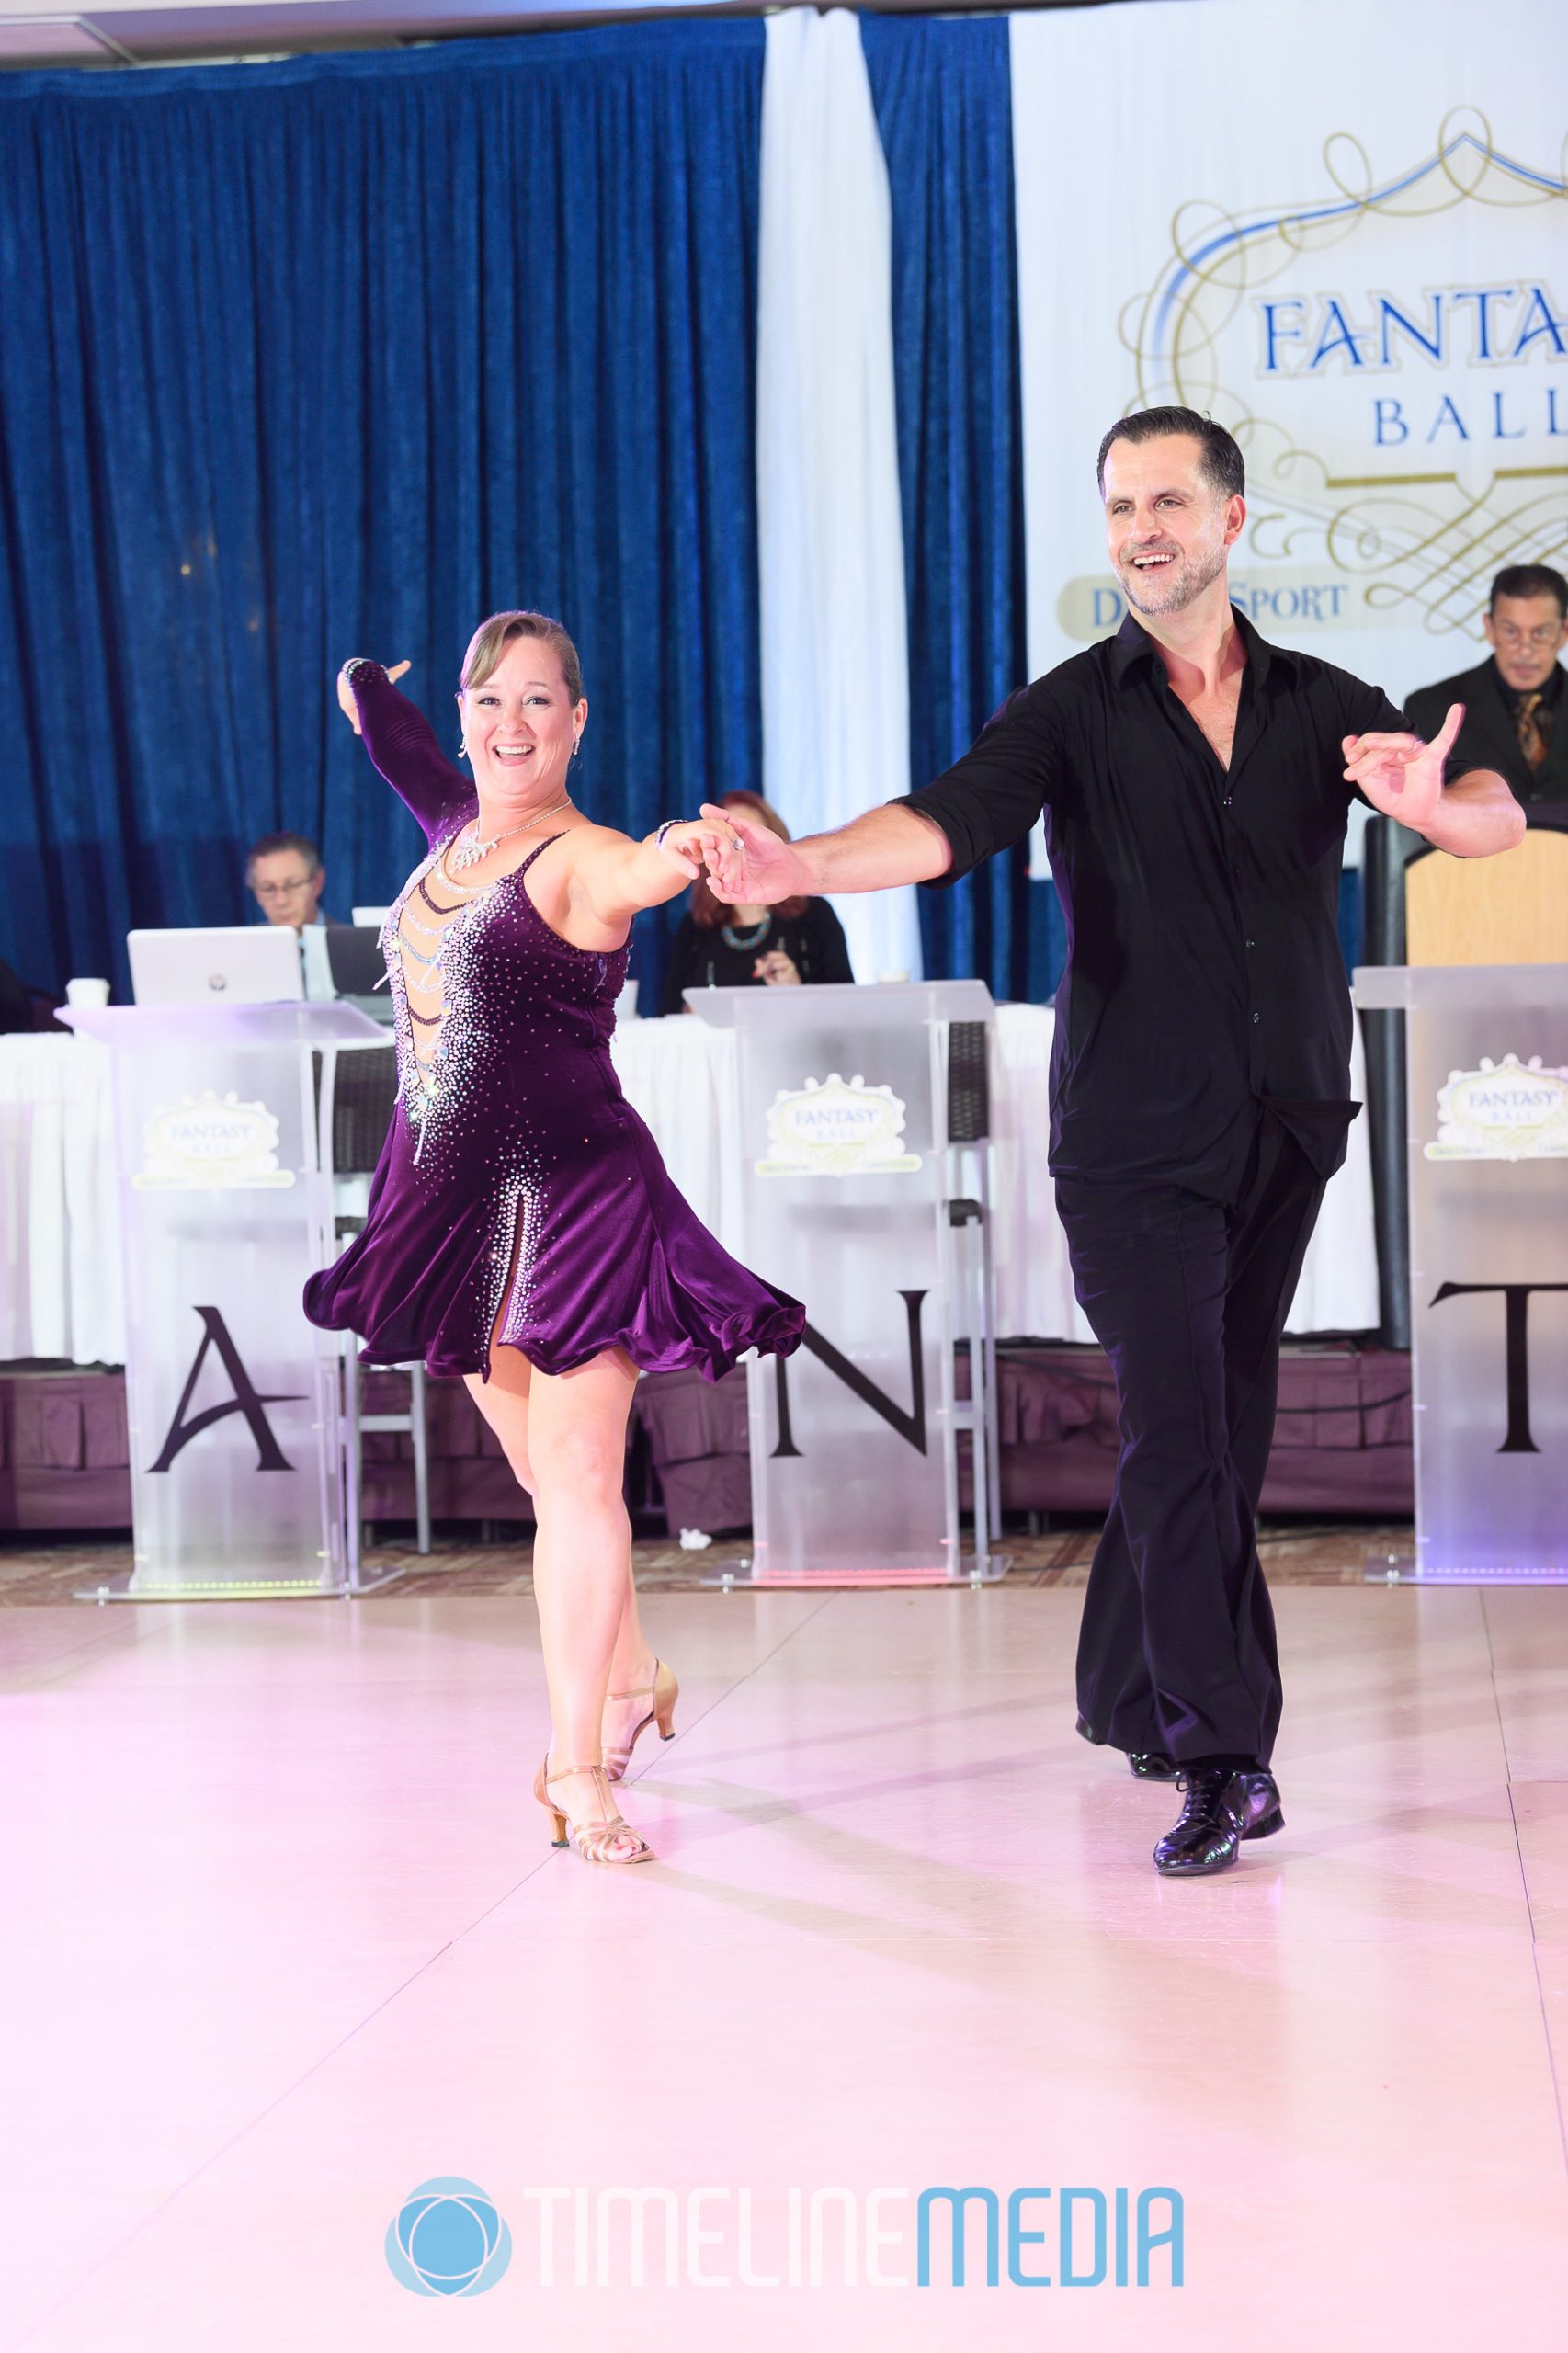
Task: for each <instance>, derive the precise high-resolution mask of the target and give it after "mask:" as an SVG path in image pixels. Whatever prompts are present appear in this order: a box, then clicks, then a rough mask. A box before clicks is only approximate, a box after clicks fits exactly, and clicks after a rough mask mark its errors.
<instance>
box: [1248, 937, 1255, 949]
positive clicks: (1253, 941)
mask: <svg viewBox="0 0 1568 2353" xmlns="http://www.w3.org/2000/svg"><path fill="white" fill-rule="evenodd" d="M1247 946H1248V947H1249V948H1256V946H1257V942H1256V939H1249V940H1248V941H1247Z"/></svg>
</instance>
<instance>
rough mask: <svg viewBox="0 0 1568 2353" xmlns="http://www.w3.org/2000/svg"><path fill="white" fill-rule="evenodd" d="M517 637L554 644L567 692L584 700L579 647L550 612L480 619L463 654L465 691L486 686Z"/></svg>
mask: <svg viewBox="0 0 1568 2353" xmlns="http://www.w3.org/2000/svg"><path fill="white" fill-rule="evenodd" d="M517 637H537V638H539V639H540V641H541V642H543V643H544V644H546V645H551V646H553V647H554V649H555V654H556V658H557V659H558V661H559V662H560V664H561V675H562V677H563V678H564V679H565V681H566V692H567V695H568V697H569V699H571V700H572V701H573V702H574V703H578V702H581V701H582V699H583V665H582V664H581V662H579V661H578V659H577V649H576V647H575V646H574V644H573V642H572V640H571V639H570V637H568V635H567V634H566V631H564V630H563V629H562V626H561V623H560V622H559V621H557V620H551V617H550V615H549V614H548V613H492V614H491V616H490V619H489V620H487V621H481V622H480V624H479V627H478V628H477V629H476V630H475V631H474V632H473V635H472V637H471V638H470V640H469V642H468V652H467V653H466V654H464V655H463V665H462V671H461V674H460V684H461V686H462V689H463V692H464V693H465V694H471V693H472V690H473V688H475V687H482V686H483V684H484V682H485V680H486V679H487V678H490V677H493V676H494V674H495V671H496V668H497V666H498V665H499V664H500V661H501V657H502V655H503V654H505V653H506V648H507V647H508V645H510V644H511V642H512V641H513V639H514V638H517Z"/></svg>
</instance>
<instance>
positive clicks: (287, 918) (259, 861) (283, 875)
mask: <svg viewBox="0 0 1568 2353" xmlns="http://www.w3.org/2000/svg"><path fill="white" fill-rule="evenodd" d="M245 881H246V883H247V884H248V885H249V887H250V889H251V890H252V891H254V892H255V893H256V904H257V905H258V906H259V907H260V909H261V912H262V914H263V915H265V916H266V917H267V922H268V923H277V924H284V923H286V924H289V925H290V926H291V927H292V928H293V929H294V930H295V931H297V932H303V931H304V930H305V928H306V926H307V925H311V924H318V923H319V924H325V925H326V926H329V927H331V926H333V925H334V924H335V917H334V916H332V915H327V914H325V913H324V911H323V907H322V903H321V896H322V892H323V891H324V888H325V887H326V869H325V867H324V866H323V864H322V862H321V852H320V851H319V850H318V849H317V847H316V846H315V844H314V842H312V841H311V840H309V839H308V838H307V836H306V835H303V834H264V835H262V837H261V839H260V841H258V842H256V843H255V844H253V846H252V847H251V851H250V855H249V856H248V858H246V859H245Z"/></svg>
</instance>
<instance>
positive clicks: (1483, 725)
mask: <svg viewBox="0 0 1568 2353" xmlns="http://www.w3.org/2000/svg"><path fill="white" fill-rule="evenodd" d="M1485 628H1486V640H1487V643H1488V644H1489V645H1490V646H1491V648H1492V658H1491V660H1490V661H1489V662H1483V663H1482V664H1481V665H1480V666H1479V667H1478V668H1477V669H1474V670H1462V671H1461V672H1460V675H1459V676H1458V677H1455V678H1443V679H1441V680H1439V682H1438V684H1437V686H1435V687H1418V688H1416V691H1415V693H1414V694H1413V695H1411V696H1409V697H1408V698H1407V699H1406V701H1405V706H1404V707H1405V711H1406V714H1407V715H1408V717H1409V720H1410V724H1411V726H1412V727H1413V728H1414V729H1415V731H1416V733H1418V734H1421V735H1435V734H1436V733H1437V730H1438V728H1439V727H1440V726H1441V725H1442V723H1443V714H1444V712H1445V711H1446V710H1448V708H1449V704H1450V703H1456V702H1462V703H1463V705H1464V724H1463V726H1462V727H1461V728H1460V733H1459V740H1458V741H1457V743H1456V744H1455V745H1454V747H1453V751H1452V753H1451V754H1450V756H1449V767H1450V768H1451V769H1452V770H1453V771H1454V773H1455V774H1456V775H1457V774H1460V773H1462V772H1463V771H1464V770H1465V769H1466V768H1494V769H1495V770H1496V771H1497V772H1498V773H1499V774H1500V775H1502V776H1504V777H1506V779H1507V780H1508V783H1509V784H1510V786H1511V787H1512V788H1513V791H1514V796H1515V798H1516V800H1518V801H1526V802H1528V801H1568V709H1565V708H1564V695H1563V683H1564V677H1565V675H1568V674H1565V673H1564V670H1563V667H1562V663H1561V662H1560V661H1559V660H1558V658H1557V657H1558V655H1559V654H1561V653H1562V648H1563V646H1564V645H1565V644H1568V580H1564V578H1563V577H1562V574H1561V573H1560V572H1554V571H1553V570H1552V568H1551V565H1550V564H1549V563H1511V564H1509V566H1508V567H1507V569H1506V571H1505V572H1500V573H1499V574H1497V577H1496V579H1495V580H1494V582H1493V583H1492V606H1491V610H1490V611H1489V612H1488V613H1487V616H1486V621H1485Z"/></svg>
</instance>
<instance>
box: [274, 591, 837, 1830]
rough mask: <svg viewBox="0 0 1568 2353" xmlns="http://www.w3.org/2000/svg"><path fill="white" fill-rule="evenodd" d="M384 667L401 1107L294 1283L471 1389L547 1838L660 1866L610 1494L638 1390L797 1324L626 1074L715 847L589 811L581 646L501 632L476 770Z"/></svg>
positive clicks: (653, 1679)
mask: <svg viewBox="0 0 1568 2353" xmlns="http://www.w3.org/2000/svg"><path fill="white" fill-rule="evenodd" d="M407 666H408V665H407V664H406V663H403V664H400V665H399V666H398V668H397V669H396V670H394V671H392V673H391V674H390V675H389V674H388V672H386V671H385V670H383V669H382V668H381V665H380V664H379V663H376V662H366V661H354V662H348V663H346V664H345V665H344V668H343V671H342V673H341V674H340V676H339V681H338V694H339V699H340V700H341V702H342V704H343V708H344V710H345V711H346V712H347V715H348V717H349V719H350V720H351V721H352V722H353V724H354V726H355V729H356V730H357V732H358V733H360V734H362V735H363V737H364V740H365V745H366V748H367V750H368V751H369V755H370V757H371V759H372V760H373V761H374V762H375V765H376V767H378V768H379V769H380V770H381V774H382V776H384V777H385V778H386V779H387V782H388V783H389V784H390V785H392V788H393V790H395V791H396V792H398V793H399V794H400V795H401V797H402V798H403V801H406V802H407V804H408V807H409V808H410V809H411V810H412V812H413V813H414V814H415V817H416V818H417V819H418V820H419V823H420V824H421V825H422V826H423V827H424V829H425V834H426V840H427V842H428V844H429V847H428V850H427V852H426V856H425V857H424V858H421V860H420V862H419V864H418V865H417V866H416V867H415V870H414V872H413V874H412V875H411V876H410V877H409V880H408V881H407V882H406V884H405V885H404V886H403V891H402V892H400V893H399V895H398V898H397V901H396V903H395V904H394V905H393V907H392V911H391V913H390V915H389V916H388V918H387V922H386V926H385V928H384V930H383V932H382V935H381V942H382V946H383V948H384V949H385V951H386V959H387V971H388V974H389V977H390V979H391V983H392V1010H393V1017H394V1027H395V1034H396V1041H397V1062H398V1103H397V1108H396V1109H395V1111H394V1113H393V1116H392V1128H391V1131H390V1132H389V1134H388V1137H387V1142H386V1145H385V1148H384V1149H383V1151H382V1154H381V1164H380V1165H379V1166H378V1168H377V1170H376V1175H375V1179H374V1182H373V1184H372V1186H371V1188H370V1199H369V1212H368V1215H367V1219H366V1222H365V1227H364V1230H363V1232H362V1233H359V1234H358V1236H357V1237H356V1239H355V1240H354V1242H353V1243H351V1244H350V1245H349V1247H348V1249H347V1251H346V1252H345V1253H344V1255H343V1256H342V1257H341V1258H339V1259H338V1261H337V1263H336V1265H335V1266H334V1267H329V1268H328V1269H327V1270H326V1271H325V1272H324V1274H320V1275H317V1276H315V1277H314V1278H313V1279H312V1281H311V1283H310V1284H309V1285H308V1286H307V1288H306V1292H305V1307H306V1313H307V1314H308V1315H309V1316H310V1318H311V1320H312V1323H315V1324H324V1325H325V1326H327V1327H328V1328H330V1329H332V1330H335V1331H352V1332H356V1333H358V1335H359V1336H360V1337H361V1339H362V1340H363V1341H364V1343H365V1346H364V1349H363V1357H364V1360H365V1361H366V1362H368V1363H372V1364H376V1363H380V1364H406V1363H408V1362H409V1361H410V1360H411V1359H416V1358H423V1360H424V1361H425V1362H426V1364H427V1365H428V1366H429V1368H430V1370H431V1371H432V1372H436V1373H455V1374H460V1375H461V1376H462V1378H463V1380H464V1381H466V1383H467V1386H468V1389H469V1392H470V1394H471V1395H472V1398H473V1400H474V1402H475V1404H477V1406H478V1408H479V1410H480V1412H481V1413H482V1414H483V1416H484V1418H485V1420H486V1421H487V1422H488V1423H489V1424H490V1427H492V1429H494V1432H495V1434H496V1436H497V1438H499V1439H500V1441H501V1444H502V1447H503V1448H504V1449H505V1451H506V1458H507V1461H509V1462H510V1464H511V1466H512V1469H513V1471H514V1472H516V1474H517V1479H518V1481H519V1483H521V1484H522V1486H524V1487H525V1488H526V1489H527V1490H528V1493H529V1494H530V1495H531V1496H532V1498H533V1505H534V1518H535V1521H536V1533H535V1538H534V1549H533V1577H534V1593H535V1596H536V1598H537V1600H538V1603H539V1615H540V1641H541V1644H542V1648H543V1652H544V1668H545V1676H546V1679H547V1681H548V1683H549V1686H550V1704H551V1722H552V1736H551V1746H550V1751H549V1754H548V1755H547V1756H546V1758H545V1761H544V1763H543V1764H542V1765H541V1766H540V1770H539V1775H538V1779H536V1782H535V1785H534V1794H535V1796H536V1797H537V1798H538V1799H539V1801H540V1804H541V1805H543V1806H545V1807H546V1808H547V1809H548V1811H549V1812H550V1813H551V1815H552V1816H553V1818H554V1824H555V1838H556V1844H557V1845H558V1846H563V1845H566V1844H568V1843H569V1844H571V1845H572V1846H574V1847H575V1848H576V1850H577V1852H578V1853H579V1854H580V1855H582V1856H583V1857H585V1859H587V1860H589V1861H591V1862H605V1863H636V1862H642V1861H644V1860H645V1859H647V1858H648V1856H649V1853H650V1851H651V1850H650V1848H649V1847H648V1846H647V1844H646V1842H645V1841H644V1840H643V1839H642V1838H641V1837H640V1836H638V1834H637V1833H636V1831H634V1830H632V1829H631V1828H630V1827H629V1825H628V1824H626V1823H625V1822H623V1821H622V1819H621V1817H620V1814H619V1812H618V1810H617V1808H616V1804H615V1802H614V1800H613V1798H612V1797H611V1795H610V1791H609V1786H608V1785H609V1782H610V1781H611V1780H612V1779H619V1778H620V1775H621V1774H622V1773H623V1772H624V1770H625V1768H626V1766H627V1764H628V1763H629V1762H630V1759H631V1749H632V1747H633V1745H634V1744H635V1742H636V1740H637V1738H638V1735H639V1734H640V1733H642V1732H643V1731H645V1730H646V1728H647V1727H648V1725H649V1724H651V1723H654V1722H657V1724H658V1727H659V1730H660V1732H661V1733H662V1734H663V1735H664V1737H665V1739H666V1740H667V1739H669V1738H670V1737H672V1733H671V1713H672V1711H673V1709H674V1706H675V1701H676V1696H677V1695H676V1680H675V1677H674V1676H673V1675H671V1673H670V1671H669V1669H668V1667H667V1666H665V1665H662V1664H661V1663H660V1662H659V1661H658V1660H657V1659H655V1658H654V1656H653V1652H652V1651H651V1650H650V1648H649V1646H648V1644H647V1642H646V1641H645V1639H644V1637H643V1634H642V1627H641V1624H640V1623H639V1620H638V1614H637V1597H636V1591H635V1588H634V1586H633V1583H632V1577H631V1528H630V1525H629V1522H628V1520H627V1516H626V1506H625V1502H624V1498H623V1495H622V1483H623V1478H624V1470H625V1453H626V1424H627V1416H628V1414H629V1412H630V1410H631V1398H632V1392H633V1391H634V1389H635V1387H636V1384H637V1378H638V1374H639V1372H640V1371H674V1370H683V1369H687V1368H690V1367H695V1368H696V1369H697V1370H699V1371H701V1372H702V1373H704V1374H706V1375H707V1377H708V1378H709V1379H710V1380H717V1379H718V1378H719V1376H720V1375H721V1374H722V1373H724V1372H727V1371H728V1370H730V1368H731V1367H732V1366H733V1363H734V1362H735V1360H736V1358H738V1357H739V1356H741V1355H742V1354H743V1353H744V1351H745V1350H746V1349H748V1348H761V1349H764V1350H769V1351H773V1352H776V1353H778V1354H779V1355H788V1354H789V1353H790V1351H791V1350H792V1349H793V1348H794V1347H797V1346H798V1345H799V1342H800V1337H801V1326H802V1324H803V1323H804V1311H803V1310H802V1309H801V1307H800V1306H799V1305H798V1304H797V1303H796V1302H795V1301H793V1300H792V1299H790V1298H789V1297H788V1295H787V1294H786V1293H784V1292H782V1291H778V1290H774V1289H773V1287H772V1286H771V1285H770V1284H767V1283H764V1282H762V1281H759V1280H758V1279H757V1278H756V1276H755V1275H752V1274H749V1273H748V1272H747V1270H746V1269H745V1268H744V1267H741V1266H738V1265H737V1264H736V1263H735V1261H734V1260H733V1258H731V1257H730V1256H728V1255H727V1254H726V1253H725V1252H724V1251H723V1250H722V1249H721V1248H720V1246H719V1245H718V1243H717V1242H716V1241H715V1240H714V1239H713V1236H712V1235H711V1234H710V1233H709V1232H708V1231H707V1229H706V1228H705V1227H704V1226H703V1225H701V1224H700V1223H699V1221H698V1219H697V1217H696V1216H695V1215H694V1213H693V1211H691V1210H690V1209H689V1208H688V1206H687V1203H686V1202H685V1201H684V1200H683V1199H682V1198H681V1196H680V1194H679V1193H677V1192H676V1188H675V1187H674V1186H673V1185H672V1184H671V1182H670V1180H669V1177H668V1176H667V1175H666V1174H665V1166H664V1163H663V1162H662V1160H661V1159H660V1157H659V1153H658V1148H657V1146H656V1145H655V1143H654V1142H653V1137H652V1136H651V1135H650V1134H649V1132H648V1131H647V1129H646V1128H645V1127H644V1126H643V1124H642V1120H640V1119H639V1118H638V1117H637V1115H636V1113H635V1112H634V1111H633V1110H632V1109H631V1107H630V1105H629V1104H628V1103H627V1102H626V1101H625V1099H624V1097H622V1095H621V1091H620V1087H619V1083H618V1081H617V1079H616V1074H615V1069H614V1065H613V1064H612V1063H611V1061H610V1057H609V1036H610V1031H611V1029H612V1027H613V1025H614V1006H615V1000H616V996H617V995H618V993H619V989H620V986H621V983H622V982H623V981H624V979H625V977H626V956H627V948H626V943H627V935H628V933H629V931H630V929H631V918H632V916H633V915H635V914H636V913H637V912H638V910H639V909H641V908H642V907H654V906H658V905H660V904H663V903H664V902H665V900H668V899H673V898H674V897H675V895H676V892H678V891H680V890H682V889H684V888H685V886H686V885H687V883H688V882H689V881H691V880H692V878H693V876H694V875H695V874H696V873H698V872H699V871H700V870H701V864H702V859H703V857H704V853H705V850H706V849H707V848H708V847H710V846H712V845H713V844H714V843H716V841H717V839H718V836H719V835H721V834H722V835H728V833H729V828H728V826H727V825H725V824H724V822H723V820H722V819H719V820H714V819H705V820H702V821H700V822H698V823H693V824H678V823H675V822H673V821H672V822H671V823H670V824H665V825H661V826H660V828H659V830H658V832H657V833H656V834H651V835H649V836H648V838H647V839H646V840H645V841H642V842H635V841H632V840H631V839H630V838H629V837H628V836H627V835H625V834H621V833H617V832H616V831H614V829H613V828H611V827H609V826H608V825H598V824H594V823H593V821H592V820H591V819H590V818H588V817H587V816H585V814H584V813H583V812H582V811H581V810H580V809H578V808H576V807H575V806H574V803H573V801H572V797H571V793H570V791H569V790H568V772H569V769H570V767H571V763H572V761H573V759H574V756H575V755H576V751H577V745H578V742H579V739H580V738H581V736H582V733H583V729H584V725H585V722H586V720H587V715H588V706H587V702H586V699H585V696H584V693H583V680H582V673H581V670H580V668H579V665H578V661H577V654H576V649H575V647H574V645H573V643H572V641H571V639H570V638H569V637H568V636H567V634H566V631H564V630H563V629H562V626H561V624H560V622H559V621H553V620H549V619H547V618H546V617H545V616H544V615H543V614H540V613H531V612H506V613H496V614H494V615H493V616H492V617H491V619H490V620H487V621H485V622H484V623H483V626H482V627H481V628H480V629H479V630H478V631H476V632H475V634H474V637H473V640H472V643H471V644H470V646H469V649H468V654H467V657H466V659H465V660H464V663H463V666H462V684H461V686H460V689H459V692H458V698H457V700H458V709H459V711H460V714H461V723H462V742H461V745H460V753H459V756H460V758H463V759H467V760H469V761H471V762H472V775H465V774H464V772H463V771H462V770H461V769H460V768H458V767H453V765H452V763H451V762H450V761H449V759H447V758H446V757H445V756H444V755H443V753H442V752H441V750H440V748H439V746H438V745H437V741H436V737H435V735H434V733H432V731H431V728H430V726H429V723H428V722H427V721H426V719H425V718H424V717H423V716H422V714H421V713H420V712H419V711H418V710H415V707H414V705H413V704H412V703H410V702H407V701H405V699H403V696H402V695H400V694H399V693H398V692H397V691H396V688H395V686H394V684H393V681H394V680H395V679H396V678H398V677H400V676H402V674H403V670H405V669H406V668H407Z"/></svg>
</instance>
